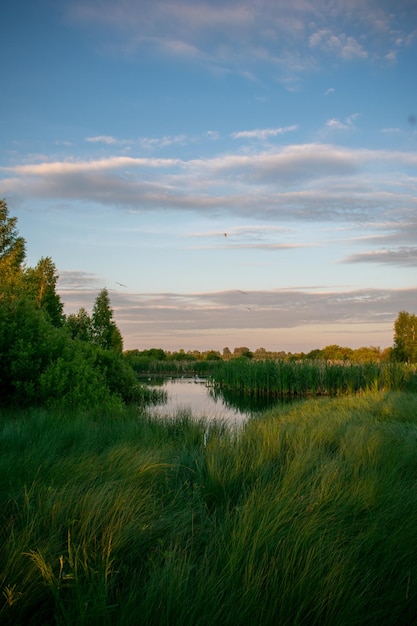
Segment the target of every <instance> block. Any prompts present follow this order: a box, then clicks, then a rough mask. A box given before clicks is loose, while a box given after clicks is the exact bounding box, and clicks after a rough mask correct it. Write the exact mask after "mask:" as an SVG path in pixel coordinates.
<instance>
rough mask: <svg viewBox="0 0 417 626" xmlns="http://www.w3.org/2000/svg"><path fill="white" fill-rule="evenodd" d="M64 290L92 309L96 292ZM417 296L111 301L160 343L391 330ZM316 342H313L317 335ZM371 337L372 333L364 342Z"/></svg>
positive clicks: (381, 292)
mask: <svg viewBox="0 0 417 626" xmlns="http://www.w3.org/2000/svg"><path fill="white" fill-rule="evenodd" d="M60 293H61V295H62V296H63V298H64V301H65V303H66V306H67V309H68V311H71V312H72V311H74V310H77V307H79V306H84V307H85V308H86V309H87V310H91V307H92V304H93V302H94V297H95V293H94V292H93V291H91V290H86V291H85V292H84V296H83V295H82V293H81V292H80V291H77V290H72V291H69V290H65V289H60ZM416 297H417V289H416V288H414V289H367V290H353V291H352V290H350V291H349V290H345V291H342V290H338V291H335V290H331V291H328V290H320V289H313V290H301V289H290V290H286V289H272V290H259V291H251V290H249V291H248V290H245V292H242V291H240V290H239V289H235V290H233V291H230V290H229V291H220V292H199V293H191V294H190V293H130V292H126V291H125V290H122V289H120V290H115V291H114V292H112V305H113V307H114V311H115V319H116V321H117V323H118V324H119V325H120V327H121V328H122V330H123V329H126V330H127V329H129V334H130V335H131V336H132V335H133V336H137V337H146V336H147V335H148V334H149V331H150V329H152V333H154V334H155V336H157V337H159V341H161V337H163V336H164V333H165V332H166V333H168V334H170V336H171V337H172V336H176V337H178V336H184V335H183V334H184V333H185V334H186V333H191V334H192V333H194V332H198V333H201V334H202V335H204V336H206V337H207V336H208V337H210V333H217V334H218V335H219V334H220V335H221V333H222V332H225V333H227V334H226V335H225V336H228V337H230V336H231V333H232V332H233V329H235V328H244V329H247V330H249V329H253V330H255V329H265V330H268V331H269V332H271V331H272V330H274V331H276V330H279V329H282V330H285V329H291V328H297V327H303V326H305V325H310V327H311V325H314V324H315V325H317V326H319V327H322V328H326V327H328V326H329V325H336V326H337V325H339V326H342V325H347V324H348V325H349V328H350V332H355V328H356V327H357V326H359V325H361V324H365V325H371V324H373V325H374V326H377V327H378V325H379V328H380V329H381V330H382V329H384V332H385V334H387V329H389V330H390V329H392V326H393V322H394V320H395V318H396V316H397V314H398V311H399V310H402V309H405V310H413V307H414V305H415V301H416ZM83 298H84V299H83ZM80 303H82V304H80ZM248 309H250V311H249V310H248ZM310 332H311V331H310ZM311 340H313V342H314V337H313V338H311V337H310V342H311ZM368 340H369V331H368V336H367V339H366V340H365V342H364V344H365V345H367V344H366V342H367V341H368ZM324 345H325V344H324ZM194 347H195V339H194ZM212 347H213V346H212ZM304 347H305V344H304Z"/></svg>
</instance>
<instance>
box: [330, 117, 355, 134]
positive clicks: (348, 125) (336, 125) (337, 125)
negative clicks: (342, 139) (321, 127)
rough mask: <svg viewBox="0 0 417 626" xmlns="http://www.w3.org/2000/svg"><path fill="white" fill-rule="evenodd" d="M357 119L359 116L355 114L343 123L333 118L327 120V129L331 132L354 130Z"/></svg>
mask: <svg viewBox="0 0 417 626" xmlns="http://www.w3.org/2000/svg"><path fill="white" fill-rule="evenodd" d="M357 117H358V114H357V113H353V114H352V115H349V116H348V117H347V118H346V119H344V120H343V121H341V120H338V119H336V118H332V119H330V120H327V122H326V128H327V129H330V130H352V129H353V128H354V122H355V120H356V119H357Z"/></svg>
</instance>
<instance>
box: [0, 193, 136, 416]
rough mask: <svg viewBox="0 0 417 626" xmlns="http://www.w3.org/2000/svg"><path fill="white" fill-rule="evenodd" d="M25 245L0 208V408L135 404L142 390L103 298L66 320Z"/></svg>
mask: <svg viewBox="0 0 417 626" xmlns="http://www.w3.org/2000/svg"><path fill="white" fill-rule="evenodd" d="M25 260H26V242H25V240H24V239H23V238H22V237H20V236H19V234H18V231H17V220H16V218H15V217H10V216H9V213H8V207H7V204H6V202H5V201H4V200H0V405H2V406H37V405H38V406H53V407H59V408H63V409H65V410H70V409H71V408H74V409H77V408H83V409H89V408H95V407H96V408H100V409H103V408H105V407H111V408H112V409H114V408H116V407H117V406H122V405H123V404H124V403H126V402H132V401H135V402H138V401H141V400H142V399H143V397H144V394H145V393H148V392H145V391H144V389H143V388H142V387H141V386H140V385H138V383H137V378H136V375H135V373H134V371H133V370H132V368H131V367H130V365H129V364H128V362H127V360H126V359H125V358H124V357H123V341H122V336H121V333H120V331H119V329H118V328H117V326H116V324H115V322H114V320H113V311H112V309H111V305H110V299H109V295H108V292H107V290H106V289H103V290H102V291H101V292H100V293H99V294H98V296H97V299H96V301H95V304H94V307H93V311H92V315H91V317H90V316H89V315H88V313H87V312H86V311H85V310H84V309H80V311H79V312H78V313H77V314H76V315H68V316H65V315H64V313H63V304H62V302H61V300H60V297H59V294H58V293H57V292H56V284H57V280H58V276H57V273H56V268H55V265H54V263H53V262H52V259H51V258H50V257H45V258H42V259H41V260H40V261H39V262H38V264H37V265H36V267H34V268H31V267H27V266H26V264H25Z"/></svg>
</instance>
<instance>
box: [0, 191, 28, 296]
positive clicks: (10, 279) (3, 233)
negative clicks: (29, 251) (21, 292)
mask: <svg viewBox="0 0 417 626" xmlns="http://www.w3.org/2000/svg"><path fill="white" fill-rule="evenodd" d="M16 224H17V218H16V217H9V210H8V208H7V204H6V202H5V200H0V291H1V292H2V293H3V294H4V292H5V291H6V290H8V291H9V292H11V291H13V290H15V288H16V285H17V284H19V283H20V280H21V277H22V268H23V263H24V260H25V257H26V242H25V240H24V239H23V237H19V234H18V231H17V227H16Z"/></svg>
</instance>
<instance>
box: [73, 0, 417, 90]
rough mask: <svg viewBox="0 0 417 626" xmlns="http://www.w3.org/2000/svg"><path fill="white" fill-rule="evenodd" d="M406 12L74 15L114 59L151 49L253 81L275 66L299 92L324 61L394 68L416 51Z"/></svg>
mask: <svg viewBox="0 0 417 626" xmlns="http://www.w3.org/2000/svg"><path fill="white" fill-rule="evenodd" d="M402 9H403V10H402V11H401V10H400V8H399V7H397V9H396V11H395V12H394V11H391V10H390V8H389V6H388V5H387V6H384V5H381V4H378V3H375V2H374V1H373V0H362V1H361V2H351V3H350V2H346V1H345V0H337V1H336V2H333V3H332V5H331V7H329V5H328V3H327V2H326V1H325V0H316V1H314V2H305V1H302V0H298V1H294V2H291V3H288V2H287V1H286V0H276V2H273V3H272V2H251V1H250V0H229V1H228V2H225V3H220V4H219V3H218V2H212V1H210V0H172V1H171V2H169V3H167V2H164V1H163V0H154V1H153V2H150V3H143V2H140V3H138V2H136V1H135V0H124V2H119V3H114V2H111V1H110V0H96V1H95V2H92V1H87V2H86V1H84V0H83V1H82V2H81V0H75V1H74V0H71V2H68V3H67V4H66V15H67V18H68V19H70V20H71V21H72V22H73V23H76V24H85V23H93V24H94V26H95V30H96V32H97V29H99V28H101V29H104V30H105V33H106V43H104V42H103V43H102V46H103V47H104V46H105V47H106V50H107V53H109V47H110V46H112V50H113V51H114V50H115V49H118V50H119V51H120V53H121V54H124V55H126V54H129V55H131V56H134V55H135V54H138V53H139V51H141V50H142V49H143V48H147V49H148V50H150V51H153V52H154V53H155V54H162V55H164V56H166V55H169V56H171V57H172V56H175V57H177V58H178V59H181V60H184V61H186V60H189V61H190V62H198V63H201V64H204V65H205V66H206V67H207V68H208V69H211V70H213V69H214V68H216V69H217V70H221V69H222V70H225V71H235V72H238V73H239V74H241V75H246V76H247V77H250V79H252V77H253V76H254V74H256V67H257V66H259V65H260V64H262V65H264V66H265V65H269V66H270V67H271V68H273V69H274V70H275V71H276V70H277V68H278V69H279V71H280V74H281V80H286V81H290V82H288V87H289V88H292V89H293V88H294V85H296V80H297V79H296V77H297V76H300V75H301V74H303V73H304V72H305V71H306V70H309V69H311V68H312V67H315V66H316V65H317V63H321V62H322V58H321V57H322V55H325V57H326V58H328V57H332V58H338V59H339V60H340V61H342V62H352V61H362V62H363V61H369V60H371V59H372V60H374V59H377V58H379V59H381V61H382V60H384V61H385V62H386V61H389V62H393V61H394V60H395V55H396V52H397V50H398V49H399V48H401V47H404V46H405V45H407V46H410V45H414V44H415V27H414V26H413V25H414V24H415V23H416V9H415V7H413V6H412V4H411V3H407V4H406V5H404V6H403V7H402ZM341 21H342V23H343V25H344V30H343V32H341V31H340V30H339V28H340V27H339V24H340V22H341Z"/></svg>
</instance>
